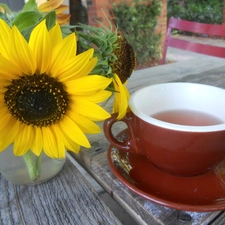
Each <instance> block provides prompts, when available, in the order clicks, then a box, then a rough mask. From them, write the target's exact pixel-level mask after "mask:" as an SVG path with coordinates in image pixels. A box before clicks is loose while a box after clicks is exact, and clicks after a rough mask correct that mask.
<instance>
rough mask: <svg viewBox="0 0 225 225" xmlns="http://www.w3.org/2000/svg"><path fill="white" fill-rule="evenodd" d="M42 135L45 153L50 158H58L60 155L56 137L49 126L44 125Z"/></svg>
mask: <svg viewBox="0 0 225 225" xmlns="http://www.w3.org/2000/svg"><path fill="white" fill-rule="evenodd" d="M42 137H43V151H44V152H45V154H46V155H47V156H49V157H50V158H56V157H57V155H58V153H57V145H56V138H55V136H54V135H53V133H52V131H51V130H50V129H49V128H48V127H42Z"/></svg>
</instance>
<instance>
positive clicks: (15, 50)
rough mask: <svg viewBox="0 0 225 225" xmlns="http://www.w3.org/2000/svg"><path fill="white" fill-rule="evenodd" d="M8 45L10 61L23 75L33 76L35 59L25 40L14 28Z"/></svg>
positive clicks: (35, 66)
mask: <svg viewBox="0 0 225 225" xmlns="http://www.w3.org/2000/svg"><path fill="white" fill-rule="evenodd" d="M9 45H10V48H9V58H10V60H11V61H12V62H14V63H15V64H16V65H17V66H18V67H19V68H21V70H22V71H23V73H24V74H27V75H32V74H34V73H35V71H36V68H37V65H36V61H35V58H34V56H33V53H32V52H31V49H30V47H29V46H28V44H27V42H26V40H25V39H24V37H23V36H22V34H21V33H20V32H19V30H18V29H17V27H16V26H14V27H13V28H12V32H11V35H10V37H9Z"/></svg>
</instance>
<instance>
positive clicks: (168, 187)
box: [108, 130, 225, 212]
mask: <svg viewBox="0 0 225 225" xmlns="http://www.w3.org/2000/svg"><path fill="white" fill-rule="evenodd" d="M127 136H128V134H127V130H124V131H123V132H121V133H120V134H119V135H118V139H120V140H121V141H123V140H125V139H126V138H127ZM203 160H204V158H203ZM108 162H109V166H110V168H111V170H112V172H113V174H114V175H115V176H116V177H117V178H118V179H119V180H120V181H121V182H122V183H123V184H124V185H125V186H127V187H128V188H129V189H131V190H132V191H134V192H135V193H136V194H138V195H140V196H142V197H144V198H146V199H148V200H150V201H152V202H155V203H158V204H161V205H163V206H167V207H170V208H174V209H179V210H186V211H195V212H206V211H218V210H224V209H225V175H224V174H225V167H222V168H221V165H222V164H221V165H220V167H218V168H219V173H218V172H216V171H217V170H211V171H210V172H208V173H206V174H203V175H199V176H192V177H181V176H174V175H171V174H167V173H165V172H163V171H161V170H159V169H157V168H156V167H155V166H154V165H152V164H151V163H150V162H149V161H148V160H146V159H145V158H144V157H143V156H140V155H136V154H131V153H128V152H124V151H122V150H120V149H118V148H115V147H114V146H112V145H110V146H109V149H108ZM222 166H223V165H222ZM218 168H217V169H218Z"/></svg>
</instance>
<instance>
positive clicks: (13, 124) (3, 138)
mask: <svg viewBox="0 0 225 225" xmlns="http://www.w3.org/2000/svg"><path fill="white" fill-rule="evenodd" d="M18 132H20V122H18V121H16V120H15V119H14V118H13V117H11V118H10V120H9V122H8V123H7V126H5V127H4V132H3V131H1V132H0V152H1V151H3V150H5V149H6V148H7V147H8V146H9V145H10V144H12V143H13V142H14V138H15V137H16V136H17V134H18Z"/></svg>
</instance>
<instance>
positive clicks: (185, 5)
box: [168, 0, 223, 24]
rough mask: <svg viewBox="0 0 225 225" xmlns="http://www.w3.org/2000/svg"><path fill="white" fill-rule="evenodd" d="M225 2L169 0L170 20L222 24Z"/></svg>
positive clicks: (216, 0) (214, 0)
mask: <svg viewBox="0 0 225 225" xmlns="http://www.w3.org/2000/svg"><path fill="white" fill-rule="evenodd" d="M222 14H223V1H218V0H168V18H170V17H175V18H181V19H184V20H189V21H195V22H201V23H212V24H221V23H222V18H223V15H222Z"/></svg>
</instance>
